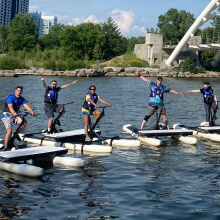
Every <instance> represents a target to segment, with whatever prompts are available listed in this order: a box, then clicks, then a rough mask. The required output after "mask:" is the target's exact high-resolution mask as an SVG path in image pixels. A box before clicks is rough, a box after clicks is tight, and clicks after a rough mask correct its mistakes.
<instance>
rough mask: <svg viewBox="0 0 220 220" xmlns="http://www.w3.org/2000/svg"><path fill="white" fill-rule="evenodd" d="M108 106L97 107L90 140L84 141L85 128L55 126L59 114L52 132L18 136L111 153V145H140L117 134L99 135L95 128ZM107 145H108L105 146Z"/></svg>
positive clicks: (56, 144)
mask: <svg viewBox="0 0 220 220" xmlns="http://www.w3.org/2000/svg"><path fill="white" fill-rule="evenodd" d="M107 107H108V106H103V107H99V108H101V109H102V112H101V114H100V116H99V118H98V119H97V121H96V123H95V124H93V123H91V119H90V125H89V135H90V137H91V139H92V141H91V142H85V130H84V129H78V130H72V131H63V130H62V131H60V130H58V129H57V128H56V122H57V121H58V120H59V118H60V114H59V115H58V116H57V118H56V119H55V120H54V123H53V126H52V127H53V128H55V129H54V131H55V132H54V133H52V134H46V135H44V136H43V137H37V136H36V134H37V133H32V134H23V135H20V138H21V139H22V140H24V141H27V142H31V143H35V144H41V145H53V146H64V147H66V148H68V149H70V150H74V151H81V153H83V152H84V151H87V152H97V153H111V152H112V146H119V147H136V146H140V144H141V143H140V141H137V140H131V139H120V138H119V137H118V136H117V137H113V138H109V137H101V131H100V130H98V129H96V127H97V125H98V123H99V122H100V121H101V119H102V118H103V117H104V115H105V112H104V109H105V108H107ZM107 145H108V146H107Z"/></svg>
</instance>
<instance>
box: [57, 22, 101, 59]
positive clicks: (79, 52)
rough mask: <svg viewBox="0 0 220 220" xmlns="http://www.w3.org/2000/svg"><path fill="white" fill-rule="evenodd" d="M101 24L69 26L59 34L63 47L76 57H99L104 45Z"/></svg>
mask: <svg viewBox="0 0 220 220" xmlns="http://www.w3.org/2000/svg"><path fill="white" fill-rule="evenodd" d="M103 37H104V36H103V34H102V32H101V26H100V24H93V23H83V24H80V25H77V26H68V27H65V28H64V29H63V31H62V32H61V33H60V35H59V39H60V43H61V46H62V47H63V49H64V50H65V51H66V52H67V53H68V54H69V55H71V56H72V57H73V58H74V59H88V60H91V59H98V58H99V57H100V53H101V47H102V45H103Z"/></svg>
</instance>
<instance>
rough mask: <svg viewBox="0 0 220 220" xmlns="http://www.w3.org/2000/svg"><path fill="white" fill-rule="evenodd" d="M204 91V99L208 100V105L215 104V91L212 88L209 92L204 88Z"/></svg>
mask: <svg viewBox="0 0 220 220" xmlns="http://www.w3.org/2000/svg"><path fill="white" fill-rule="evenodd" d="M203 91H204V99H205V100H206V102H207V103H211V102H213V100H214V99H213V90H212V88H209V90H208V91H206V89H205V88H203Z"/></svg>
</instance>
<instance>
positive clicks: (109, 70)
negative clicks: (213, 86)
mask: <svg viewBox="0 0 220 220" xmlns="http://www.w3.org/2000/svg"><path fill="white" fill-rule="evenodd" d="M134 70H137V71H138V72H140V73H141V74H142V75H143V76H146V77H158V76H161V77H174V78H184V77H185V78H220V73H219V72H211V71H210V72H208V71H207V72H206V73H197V74H191V73H190V72H184V73H183V72H177V71H174V70H173V69H171V68H167V69H153V68H140V67H128V68H122V67H104V68H103V69H76V70H72V71H68V70H66V71H53V70H49V69H36V68H31V69H15V70H0V77H18V76H40V75H44V76H66V77H113V76H117V77H137V76H136V75H135V74H134V73H133V71H134Z"/></svg>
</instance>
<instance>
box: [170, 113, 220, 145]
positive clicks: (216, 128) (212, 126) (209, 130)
mask: <svg viewBox="0 0 220 220" xmlns="http://www.w3.org/2000/svg"><path fill="white" fill-rule="evenodd" d="M216 113H217V109H216V111H214V112H211V114H210V117H211V120H210V123H209V126H208V125H207V122H201V123H200V126H196V127H191V126H186V125H183V124H181V123H177V124H174V125H173V128H174V129H185V130H191V131H192V132H193V136H195V137H199V138H204V139H208V140H211V141H215V142H220V125H217V124H216V119H217V117H216Z"/></svg>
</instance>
